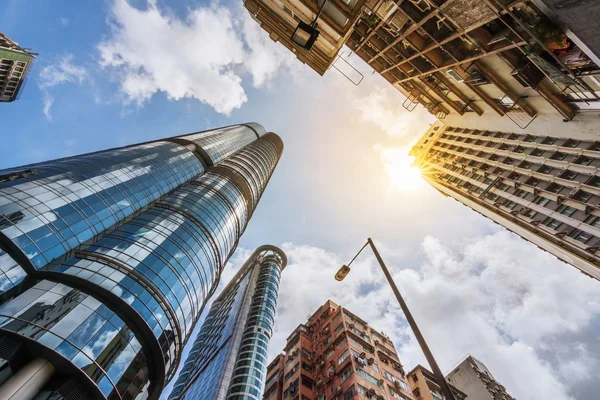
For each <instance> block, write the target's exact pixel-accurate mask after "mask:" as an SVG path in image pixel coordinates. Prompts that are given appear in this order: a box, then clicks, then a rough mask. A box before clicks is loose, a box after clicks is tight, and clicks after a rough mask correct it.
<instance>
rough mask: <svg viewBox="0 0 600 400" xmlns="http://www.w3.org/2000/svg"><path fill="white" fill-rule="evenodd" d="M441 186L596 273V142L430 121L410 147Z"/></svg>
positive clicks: (599, 227)
mask: <svg viewBox="0 0 600 400" xmlns="http://www.w3.org/2000/svg"><path fill="white" fill-rule="evenodd" d="M410 154H411V155H413V156H414V157H415V162H414V164H415V166H417V167H419V168H420V169H421V171H422V176H423V178H424V179H425V180H426V181H427V182H428V183H429V184H430V185H432V186H433V187H435V188H436V189H437V190H438V191H440V192H441V193H442V194H444V195H446V196H450V197H452V198H454V199H456V200H458V201H460V202H461V203H463V204H464V205H466V206H467V207H470V208H472V209H473V210H475V211H477V212H478V213H480V214H482V215H484V216H485V217H487V218H490V219H491V220H493V221H494V222H496V223H498V224H500V225H502V226H504V227H506V228H507V229H509V230H511V231H512V232H514V233H516V234H518V235H520V236H521V237H523V238H524V239H526V240H528V241H530V242H532V243H534V244H535V245H537V246H538V247H540V248H541V249H544V250H546V251H548V252H550V253H552V254H554V255H555V256H556V257H558V258H559V259H561V260H562V261H564V262H567V263H569V264H571V265H573V266H574V267H576V268H578V269H579V270H580V271H581V272H583V273H585V274H587V275H589V276H591V277H594V278H596V279H600V141H597V140H596V139H595V138H594V137H589V136H588V137H587V138H585V135H580V136H579V137H577V138H569V137H554V136H549V135H548V134H547V132H545V131H540V132H538V134H537V135H533V134H518V133H503V132H498V131H487V130H476V129H466V128H457V127H452V126H446V125H444V124H442V123H441V122H439V121H438V122H436V123H435V124H433V125H432V126H431V127H430V129H429V130H428V131H427V133H426V134H425V135H424V136H423V137H422V138H421V139H420V140H419V141H418V142H417V144H416V145H415V146H414V147H413V148H412V150H411V152H410Z"/></svg>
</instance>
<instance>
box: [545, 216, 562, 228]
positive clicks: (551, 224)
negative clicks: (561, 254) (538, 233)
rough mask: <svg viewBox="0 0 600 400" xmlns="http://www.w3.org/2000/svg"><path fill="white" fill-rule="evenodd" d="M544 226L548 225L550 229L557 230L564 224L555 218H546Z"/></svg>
mask: <svg viewBox="0 0 600 400" xmlns="http://www.w3.org/2000/svg"><path fill="white" fill-rule="evenodd" d="M542 224H544V225H546V226H547V227H548V228H550V229H554V230H556V229H557V228H558V227H559V226H561V225H562V222H560V221H557V220H555V219H554V218H546V219H545V220H544V222H542Z"/></svg>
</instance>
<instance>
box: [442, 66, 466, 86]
mask: <svg viewBox="0 0 600 400" xmlns="http://www.w3.org/2000/svg"><path fill="white" fill-rule="evenodd" d="M446 73H447V74H448V75H450V77H452V79H454V80H455V81H456V82H459V83H462V82H464V81H465V80H464V79H463V78H462V77H461V76H460V75H459V74H457V73H456V72H454V71H453V70H451V69H449V70H448V71H446Z"/></svg>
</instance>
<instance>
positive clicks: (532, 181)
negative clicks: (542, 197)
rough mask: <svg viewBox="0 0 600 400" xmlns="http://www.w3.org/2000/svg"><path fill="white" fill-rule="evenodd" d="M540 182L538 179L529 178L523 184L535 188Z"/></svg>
mask: <svg viewBox="0 0 600 400" xmlns="http://www.w3.org/2000/svg"><path fill="white" fill-rule="evenodd" d="M540 182H541V181H540V180H539V179H538V178H533V177H531V178H529V179H527V181H526V182H525V184H526V185H529V186H537V185H539V184H540Z"/></svg>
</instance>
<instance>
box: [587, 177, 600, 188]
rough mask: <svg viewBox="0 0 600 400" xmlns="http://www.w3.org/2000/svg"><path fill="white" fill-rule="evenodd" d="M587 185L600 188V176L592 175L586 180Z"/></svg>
mask: <svg viewBox="0 0 600 400" xmlns="http://www.w3.org/2000/svg"><path fill="white" fill-rule="evenodd" d="M586 185H588V186H593V187H597V188H600V178H598V177H597V176H592V178H591V179H590V180H589V181H587V182H586Z"/></svg>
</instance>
